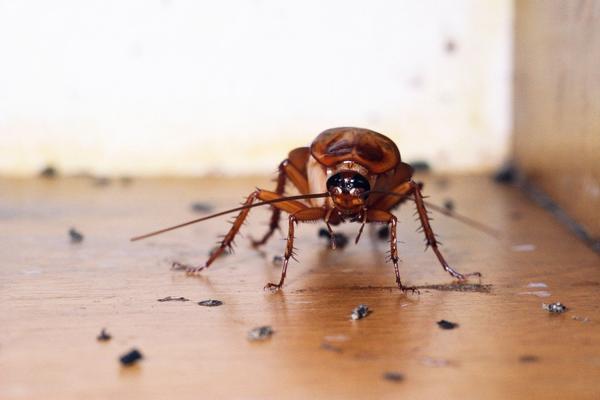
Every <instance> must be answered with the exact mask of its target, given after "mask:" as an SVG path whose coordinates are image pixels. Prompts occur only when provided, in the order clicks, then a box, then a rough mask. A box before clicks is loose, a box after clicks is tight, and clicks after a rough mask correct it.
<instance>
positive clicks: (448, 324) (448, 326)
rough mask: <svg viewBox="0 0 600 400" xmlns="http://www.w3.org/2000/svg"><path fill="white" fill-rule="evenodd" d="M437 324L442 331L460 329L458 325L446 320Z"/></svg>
mask: <svg viewBox="0 0 600 400" xmlns="http://www.w3.org/2000/svg"><path fill="white" fill-rule="evenodd" d="M437 324H438V326H439V327H440V328H442V329H454V328H458V324H457V323H456V322H450V321H446V320H445V319H442V320H440V321H438V322H437Z"/></svg>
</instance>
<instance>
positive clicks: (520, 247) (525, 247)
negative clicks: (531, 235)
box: [511, 243, 535, 252]
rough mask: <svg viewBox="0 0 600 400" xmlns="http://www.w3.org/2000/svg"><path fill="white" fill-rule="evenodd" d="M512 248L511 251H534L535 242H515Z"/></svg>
mask: <svg viewBox="0 0 600 400" xmlns="http://www.w3.org/2000/svg"><path fill="white" fill-rule="evenodd" d="M511 248H512V251H518V252H526V251H534V250H535V244H529V243H527V244H516V245H514V246H513V247H511Z"/></svg>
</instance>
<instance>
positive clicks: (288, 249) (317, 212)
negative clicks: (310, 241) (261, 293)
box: [265, 207, 327, 290]
mask: <svg viewBox="0 0 600 400" xmlns="http://www.w3.org/2000/svg"><path fill="white" fill-rule="evenodd" d="M326 214H327V211H326V210H325V208H323V207H311V208H306V209H304V210H301V211H298V212H296V213H294V214H290V216H289V218H288V237H287V243H286V246H285V254H284V256H283V266H282V269H281V278H280V279H279V283H272V282H269V283H267V284H266V285H265V289H271V290H279V289H281V287H282V286H283V282H284V281H285V275H286V273H287V267H288V262H289V260H290V258H293V259H294V260H295V259H296V258H295V256H294V229H295V225H297V224H298V222H306V221H316V220H319V219H323V218H325V216H326ZM296 261H297V260H296Z"/></svg>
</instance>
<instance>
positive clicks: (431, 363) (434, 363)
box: [421, 357, 456, 368]
mask: <svg viewBox="0 0 600 400" xmlns="http://www.w3.org/2000/svg"><path fill="white" fill-rule="evenodd" d="M421 364H423V365H425V366H426V367H436V368H438V367H450V366H453V365H456V364H455V363H454V362H453V361H450V360H445V359H443V358H431V357H423V358H421Z"/></svg>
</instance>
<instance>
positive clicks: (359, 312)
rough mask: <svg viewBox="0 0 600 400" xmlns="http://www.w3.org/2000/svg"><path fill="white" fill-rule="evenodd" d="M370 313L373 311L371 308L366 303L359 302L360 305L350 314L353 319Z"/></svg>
mask: <svg viewBox="0 0 600 400" xmlns="http://www.w3.org/2000/svg"><path fill="white" fill-rule="evenodd" d="M370 313H371V311H370V310H369V307H368V306H366V305H364V304H359V305H358V307H356V308H355V309H354V310H352V314H351V315H350V318H352V319H353V320H357V319H363V318H364V317H366V316H367V315H369V314H370Z"/></svg>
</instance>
